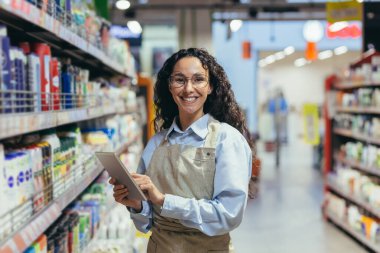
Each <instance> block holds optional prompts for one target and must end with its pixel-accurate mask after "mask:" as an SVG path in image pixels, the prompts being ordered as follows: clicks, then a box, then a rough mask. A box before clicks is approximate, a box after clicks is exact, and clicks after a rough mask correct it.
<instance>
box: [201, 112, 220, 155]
mask: <svg viewBox="0 0 380 253" xmlns="http://www.w3.org/2000/svg"><path fill="white" fill-rule="evenodd" d="M219 128H220V122H219V121H217V120H216V119H214V117H212V116H211V115H210V118H209V119H208V134H207V136H206V141H205V145H204V147H205V148H216V139H217V138H218V133H219Z"/></svg>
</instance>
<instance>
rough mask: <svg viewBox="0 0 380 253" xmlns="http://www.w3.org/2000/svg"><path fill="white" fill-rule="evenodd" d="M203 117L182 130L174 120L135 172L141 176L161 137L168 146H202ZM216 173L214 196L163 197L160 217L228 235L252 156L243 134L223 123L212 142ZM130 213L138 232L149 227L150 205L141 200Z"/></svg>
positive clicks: (238, 215) (238, 216) (239, 213)
mask: <svg viewBox="0 0 380 253" xmlns="http://www.w3.org/2000/svg"><path fill="white" fill-rule="evenodd" d="M209 117H210V115H209V114H206V115H204V116H203V117H202V118H200V119H198V120H197V121H195V122H194V123H193V124H192V125H191V126H189V127H188V128H187V129H186V130H185V131H182V130H181V129H180V128H179V127H178V125H177V123H176V121H175V120H174V121H173V123H172V125H171V127H170V128H169V129H168V130H163V131H161V132H159V133H158V134H156V135H155V136H153V137H152V138H151V140H150V141H149V142H148V145H147V146H146V147H145V150H144V152H143V154H142V157H141V160H140V164H139V167H138V168H137V173H140V174H145V172H146V170H147V168H149V163H150V161H151V159H152V155H153V153H154V151H155V150H156V148H157V147H158V146H159V145H160V143H161V141H162V140H163V138H167V139H168V141H169V144H171V145H172V144H183V145H191V146H194V147H203V146H204V144H205V140H206V136H207V134H208V128H207V126H208V120H209ZM215 157H216V170H215V179H214V194H213V197H212V199H211V200H208V199H200V200H196V199H194V198H183V197H180V196H176V195H172V194H165V201H164V204H163V206H162V211H161V215H162V216H164V217H169V218H174V219H178V220H179V221H180V222H181V223H182V224H183V225H184V226H187V227H190V228H196V229H198V230H200V231H202V232H203V233H205V234H207V235H210V236H213V235H221V234H225V233H228V232H229V231H231V230H232V229H234V228H236V227H237V226H238V225H239V224H240V223H241V220H242V218H243V212H244V209H245V206H246V203H247V191H248V182H249V178H250V176H251V166H252V153H251V149H250V147H249V145H248V143H247V141H246V140H245V138H244V137H243V135H242V134H241V133H240V132H239V131H238V130H236V129H235V128H233V127H231V126H230V125H228V124H226V123H221V126H220V128H219V134H218V137H217V142H216V153H215ZM130 211H131V218H132V220H133V222H134V223H135V226H136V228H137V229H138V230H140V231H141V232H144V233H146V232H148V231H149V230H150V229H151V227H152V215H153V211H152V206H151V205H150V204H149V202H146V201H143V209H142V211H141V212H140V213H135V212H134V210H130Z"/></svg>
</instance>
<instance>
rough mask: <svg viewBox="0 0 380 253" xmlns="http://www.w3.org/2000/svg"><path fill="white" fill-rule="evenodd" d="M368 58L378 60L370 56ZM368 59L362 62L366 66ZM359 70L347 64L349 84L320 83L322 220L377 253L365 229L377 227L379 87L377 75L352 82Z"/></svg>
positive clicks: (356, 65)
mask: <svg viewBox="0 0 380 253" xmlns="http://www.w3.org/2000/svg"><path fill="white" fill-rule="evenodd" d="M371 57H378V56H377V54H376V53H374V54H373V55H372V56H371ZM370 59H371V58H370V57H369V58H368V57H366V64H368V62H369V63H370V62H371V60H370ZM362 64H363V62H362V61H360V63H354V64H351V69H350V74H351V75H352V76H353V78H352V80H350V79H347V78H339V77H338V78H337V77H336V76H332V77H329V78H327V79H326V85H325V87H326V91H327V93H329V94H330V95H329V96H328V101H327V103H326V109H327V110H326V112H327V113H326V114H325V122H326V143H325V147H326V148H325V158H326V161H325V170H324V172H325V174H326V175H325V203H324V209H323V210H324V215H325V217H327V218H328V220H330V221H331V222H333V223H334V224H336V225H337V226H338V227H339V228H341V229H342V230H344V231H345V232H347V233H348V234H350V235H351V236H352V237H353V238H355V239H356V240H358V241H360V243H362V244H363V245H365V246H366V247H367V248H368V249H370V250H372V251H374V252H380V242H378V241H377V240H376V239H375V237H376V235H375V234H373V233H372V232H371V233H370V232H369V231H370V229H369V228H370V227H369V226H379V225H380V224H379V223H378V219H379V218H380V207H379V206H378V205H377V202H376V196H377V195H376V194H375V191H377V189H380V184H379V182H380V168H378V167H379V164H378V159H379V158H380V157H377V156H376V154H377V150H378V149H379V147H378V146H379V145H380V140H379V138H378V136H379V135H378V130H379V129H378V120H379V114H380V110H379V107H378V102H379V87H380V83H379V81H378V76H379V75H378V74H379V73H377V72H376V73H375V72H374V73H371V76H365V77H362V76H359V77H358V76H356V74H357V73H364V72H360V71H359V70H358V71H357V72H356V70H355V69H356V68H360V67H361V65H362ZM367 67H368V66H367ZM374 69H376V68H374ZM345 73H346V72H345ZM363 80H367V81H363ZM368 80H369V81H368ZM374 194H375V195H374Z"/></svg>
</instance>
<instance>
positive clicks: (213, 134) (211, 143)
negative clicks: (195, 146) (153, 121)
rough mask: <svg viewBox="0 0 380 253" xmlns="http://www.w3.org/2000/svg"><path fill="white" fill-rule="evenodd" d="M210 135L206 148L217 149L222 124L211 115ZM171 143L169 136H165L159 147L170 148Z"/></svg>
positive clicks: (209, 123) (209, 122)
mask: <svg viewBox="0 0 380 253" xmlns="http://www.w3.org/2000/svg"><path fill="white" fill-rule="evenodd" d="M207 125H208V134H207V136H206V140H205V145H204V147H205V148H215V147H216V140H217V138H218V134H219V128H220V122H219V121H217V120H216V119H214V117H212V116H211V115H209V119H208V124H207ZM168 144H169V141H168V139H167V136H166V134H165V136H164V138H163V139H162V141H161V143H160V145H158V146H159V147H161V146H168Z"/></svg>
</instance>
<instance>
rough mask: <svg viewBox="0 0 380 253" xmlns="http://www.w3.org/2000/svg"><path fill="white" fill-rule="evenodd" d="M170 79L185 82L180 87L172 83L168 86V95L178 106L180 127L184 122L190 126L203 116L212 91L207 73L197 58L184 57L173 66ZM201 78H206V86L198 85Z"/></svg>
mask: <svg viewBox="0 0 380 253" xmlns="http://www.w3.org/2000/svg"><path fill="white" fill-rule="evenodd" d="M172 77H174V79H176V78H178V77H179V79H177V81H183V80H185V82H184V85H183V86H181V87H177V86H178V85H174V84H173V81H172V82H171V84H170V85H169V90H170V93H171V94H172V97H173V99H174V102H175V103H176V104H177V106H178V111H179V118H180V121H181V125H182V127H185V126H184V122H188V124H191V123H192V122H194V121H196V120H197V119H199V118H200V117H202V116H203V114H204V113H203V106H204V103H205V102H206V99H207V96H208V95H209V94H210V93H211V91H212V87H211V86H210V84H209V83H208V79H209V78H208V71H207V70H206V69H204V68H203V66H202V63H201V61H200V60H199V59H198V58H196V57H185V58H182V59H181V60H179V61H178V62H177V63H176V64H175V65H174V69H173V73H172ZM202 78H206V80H207V84H205V85H199V83H200V82H202ZM172 80H173V79H172ZM193 82H194V83H193ZM194 84H195V85H194ZM188 124H185V125H188Z"/></svg>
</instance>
